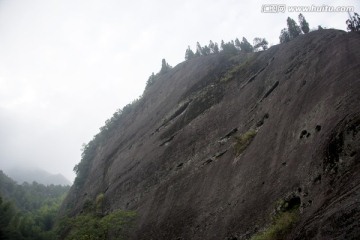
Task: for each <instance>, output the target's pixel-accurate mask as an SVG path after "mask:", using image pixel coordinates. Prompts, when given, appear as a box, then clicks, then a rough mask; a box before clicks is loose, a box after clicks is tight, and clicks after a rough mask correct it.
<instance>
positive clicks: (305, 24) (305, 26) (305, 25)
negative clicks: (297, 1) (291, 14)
mask: <svg viewBox="0 0 360 240" xmlns="http://www.w3.org/2000/svg"><path fill="white" fill-rule="evenodd" d="M299 23H300V27H301V31H302V32H303V33H304V34H306V33H308V32H309V31H310V28H309V23H308V22H307V21H306V19H305V17H304V16H303V15H302V14H301V13H300V14H299Z"/></svg>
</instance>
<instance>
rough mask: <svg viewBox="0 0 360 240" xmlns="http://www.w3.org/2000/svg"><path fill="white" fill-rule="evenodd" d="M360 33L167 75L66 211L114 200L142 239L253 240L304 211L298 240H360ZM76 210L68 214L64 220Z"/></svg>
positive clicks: (94, 164) (111, 204) (104, 151)
mask: <svg viewBox="0 0 360 240" xmlns="http://www.w3.org/2000/svg"><path fill="white" fill-rule="evenodd" d="M359 106H360V35H359V34H358V33H346V32H343V31H338V30H320V31H314V32H311V33H309V34H306V35H302V36H300V37H298V38H296V39H294V40H293V41H291V42H288V43H285V44H281V45H276V46H273V47H271V48H270V49H268V50H267V51H263V52H257V53H250V54H243V53H241V54H238V55H226V54H213V55H209V56H204V57H198V58H194V59H191V60H188V61H185V62H182V63H180V64H178V65H177V66H176V67H174V68H173V69H171V70H170V71H168V72H167V73H164V74H161V75H159V76H158V79H157V80H156V81H155V82H154V84H153V85H151V86H149V87H148V88H147V89H146V91H145V92H144V95H143V97H142V98H141V99H140V100H139V101H138V102H137V103H136V104H135V106H134V107H133V108H132V109H131V110H129V111H128V112H127V114H126V115H124V116H123V117H122V120H121V122H119V124H117V125H116V127H114V129H113V130H112V131H111V134H109V135H108V137H107V138H106V139H104V140H103V141H102V143H101V144H98V145H97V146H96V149H95V152H94V157H93V158H92V159H91V164H90V168H89V171H88V174H87V176H86V178H85V181H84V183H83V184H82V185H81V186H73V187H72V189H71V190H70V193H69V195H68V197H67V199H66V200H65V202H64V205H63V209H68V211H69V212H70V213H71V214H78V213H79V212H81V209H82V207H83V205H84V203H85V201H86V200H87V199H95V198H96V196H97V195H98V194H100V193H104V196H105V197H104V199H105V202H106V207H107V211H112V210H114V209H118V208H121V209H129V210H134V211H136V212H137V214H138V219H137V222H136V226H135V231H134V233H133V239H156V240H159V239H249V238H251V236H253V235H254V234H256V233H258V232H261V231H263V230H265V229H267V228H268V227H269V226H270V224H271V216H274V215H276V212H278V211H279V209H290V208H292V207H296V209H297V211H298V212H297V221H296V224H294V225H293V226H292V227H291V229H289V230H288V231H287V232H286V236H287V238H288V239H356V238H360V222H359V219H360V107H359ZM63 211H65V210H63Z"/></svg>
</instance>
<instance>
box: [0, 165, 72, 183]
mask: <svg viewBox="0 0 360 240" xmlns="http://www.w3.org/2000/svg"><path fill="white" fill-rule="evenodd" d="M5 173H6V174H7V175H8V176H9V177H11V178H12V179H14V180H15V181H16V182H18V183H19V184H21V183H23V182H28V183H32V182H33V181H36V182H38V183H41V184H44V185H50V184H54V185H71V182H70V181H69V180H68V179H66V178H65V177H64V176H63V175H61V174H51V173H49V172H46V171H45V170H42V169H21V168H13V169H10V170H7V171H5Z"/></svg>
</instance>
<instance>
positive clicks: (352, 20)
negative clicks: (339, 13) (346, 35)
mask: <svg viewBox="0 0 360 240" xmlns="http://www.w3.org/2000/svg"><path fill="white" fill-rule="evenodd" d="M346 25H347V29H348V30H349V31H351V32H360V16H359V14H357V13H354V15H353V16H351V15H350V13H349V19H348V20H346Z"/></svg>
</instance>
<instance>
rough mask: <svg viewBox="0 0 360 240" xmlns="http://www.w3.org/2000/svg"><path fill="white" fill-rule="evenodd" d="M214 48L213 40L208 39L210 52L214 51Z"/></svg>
mask: <svg viewBox="0 0 360 240" xmlns="http://www.w3.org/2000/svg"><path fill="white" fill-rule="evenodd" d="M214 48H215V44H214V43H213V41H211V40H210V42H209V49H210V53H214Z"/></svg>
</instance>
